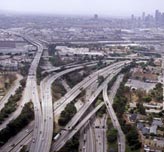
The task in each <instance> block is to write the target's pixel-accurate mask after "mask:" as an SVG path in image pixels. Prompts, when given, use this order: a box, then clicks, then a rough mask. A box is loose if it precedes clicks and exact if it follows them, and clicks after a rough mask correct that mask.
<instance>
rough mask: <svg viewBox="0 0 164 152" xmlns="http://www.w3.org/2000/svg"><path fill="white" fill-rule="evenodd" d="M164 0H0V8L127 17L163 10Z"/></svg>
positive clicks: (29, 11) (44, 12) (58, 13)
mask: <svg viewBox="0 0 164 152" xmlns="http://www.w3.org/2000/svg"><path fill="white" fill-rule="evenodd" d="M163 5H164V1H160V0H150V1H148V0H142V1H137V2H135V1H131V0H124V1H120V0H115V1H114V2H113V1H112V2H111V1H107V0H101V1H100V0H90V1H85V0H83V1H82V0H70V1H66V0H61V1H60V2H59V1H56V0H47V1H45V0H29V1H22V0H13V1H12V3H11V1H10V0H5V1H0V10H2V11H7V12H14V13H31V14H55V15H93V14H98V15H100V16H110V17H128V16H130V15H131V14H134V15H136V16H141V14H142V12H145V13H146V14H154V12H155V10H160V11H162V12H164V8H163V7H162V6H163Z"/></svg>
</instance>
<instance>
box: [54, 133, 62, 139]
mask: <svg viewBox="0 0 164 152" xmlns="http://www.w3.org/2000/svg"><path fill="white" fill-rule="evenodd" d="M60 135H61V133H58V134H57V135H56V136H55V137H54V138H53V140H54V141H56V140H57V139H58V138H59V137H60Z"/></svg>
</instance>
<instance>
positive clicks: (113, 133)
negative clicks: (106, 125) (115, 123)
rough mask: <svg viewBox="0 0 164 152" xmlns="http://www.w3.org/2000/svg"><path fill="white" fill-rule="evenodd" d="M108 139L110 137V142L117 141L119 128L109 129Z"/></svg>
mask: <svg viewBox="0 0 164 152" xmlns="http://www.w3.org/2000/svg"><path fill="white" fill-rule="evenodd" d="M107 139H108V142H111V143H113V142H115V141H116V140H117V130H116V129H114V128H112V129H110V130H108V132H107Z"/></svg>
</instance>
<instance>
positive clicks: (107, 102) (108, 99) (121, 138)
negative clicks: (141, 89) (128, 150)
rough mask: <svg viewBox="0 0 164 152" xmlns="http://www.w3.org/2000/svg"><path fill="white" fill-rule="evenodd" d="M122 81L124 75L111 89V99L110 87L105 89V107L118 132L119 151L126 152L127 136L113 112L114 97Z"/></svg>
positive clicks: (119, 77)
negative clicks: (108, 91)
mask: <svg viewBox="0 0 164 152" xmlns="http://www.w3.org/2000/svg"><path fill="white" fill-rule="evenodd" d="M122 79H123V75H120V76H118V79H117V81H116V83H115V84H114V86H113V87H112V89H111V90H112V92H110V96H109V97H108V94H107V88H108V86H107V85H106V86H105V87H104V89H103V98H104V102H105V105H106V107H107V110H108V113H109V115H110V117H111V120H112V123H113V126H114V128H116V129H117V130H118V151H119V152H125V135H124V133H123V131H122V129H121V126H120V124H119V122H118V119H117V116H116V114H115V112H114V110H113V107H112V103H113V99H114V96H115V94H116V92H117V89H118V88H119V86H120V83H121V81H122Z"/></svg>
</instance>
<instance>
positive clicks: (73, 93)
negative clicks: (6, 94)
mask: <svg viewBox="0 0 164 152" xmlns="http://www.w3.org/2000/svg"><path fill="white" fill-rule="evenodd" d="M129 62H130V61H122V62H118V63H114V64H112V65H109V66H108V67H105V68H103V69H101V70H98V71H96V72H94V73H93V74H91V75H89V76H88V77H86V78H85V79H84V80H83V81H81V82H80V83H78V84H77V85H76V86H74V87H73V88H72V89H71V90H70V91H69V92H67V93H66V94H65V95H64V96H63V97H62V98H61V99H59V100H58V101H56V102H55V103H54V115H59V114H60V113H61V111H63V110H64V108H65V107H66V105H67V104H68V103H69V102H71V101H73V100H74V99H75V98H76V97H77V96H78V95H79V94H80V93H81V92H82V91H83V90H84V89H86V88H87V87H88V86H90V85H91V84H92V83H93V82H95V81H96V80H97V78H98V77H99V76H100V75H103V76H104V77H106V76H107V75H109V73H111V70H112V69H116V68H118V67H120V66H124V64H125V63H127V64H128V63H129Z"/></svg>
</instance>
